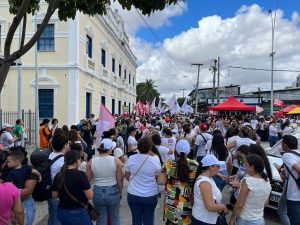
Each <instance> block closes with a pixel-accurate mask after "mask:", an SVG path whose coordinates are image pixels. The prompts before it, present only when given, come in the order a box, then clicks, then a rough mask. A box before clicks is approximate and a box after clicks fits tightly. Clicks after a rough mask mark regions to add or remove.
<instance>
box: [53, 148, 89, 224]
mask: <svg viewBox="0 0 300 225" xmlns="http://www.w3.org/2000/svg"><path fill="white" fill-rule="evenodd" d="M64 160H65V163H64V165H63V167H62V168H61V171H60V172H59V173H58V174H57V175H56V176H55V178H54V181H53V186H54V187H53V188H54V191H53V196H54V197H57V196H58V198H59V203H58V208H57V217H58V220H59V221H60V222H61V224H62V225H92V224H93V223H92V220H91V218H90V216H89V214H88V211H87V209H86V208H85V207H84V206H83V205H87V204H88V200H89V199H92V198H93V191H92V189H91V186H90V183H89V181H88V178H87V176H86V174H85V173H84V172H82V171H79V170H78V167H79V166H80V153H79V152H78V151H68V152H66V153H65V155H64ZM75 199H76V200H77V201H75ZM79 202H80V203H79Z"/></svg>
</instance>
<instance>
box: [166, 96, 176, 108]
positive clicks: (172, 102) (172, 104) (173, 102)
mask: <svg viewBox="0 0 300 225" xmlns="http://www.w3.org/2000/svg"><path fill="white" fill-rule="evenodd" d="M176 103H177V101H176V97H175V94H174V95H173V96H172V98H170V100H169V101H168V103H167V105H168V107H169V109H171V110H172V109H173V108H175V107H176Z"/></svg>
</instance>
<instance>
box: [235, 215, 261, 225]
mask: <svg viewBox="0 0 300 225" xmlns="http://www.w3.org/2000/svg"><path fill="white" fill-rule="evenodd" d="M236 222H237V223H236V224H237V225H265V220H264V218H263V217H262V218H259V219H256V220H244V219H242V218H241V217H239V218H238V219H237V221H236Z"/></svg>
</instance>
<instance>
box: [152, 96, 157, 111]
mask: <svg viewBox="0 0 300 225" xmlns="http://www.w3.org/2000/svg"><path fill="white" fill-rule="evenodd" d="M155 101H156V97H155V98H154V100H153V101H152V103H151V113H155V112H156V107H155Z"/></svg>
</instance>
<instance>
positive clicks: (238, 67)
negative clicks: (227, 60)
mask: <svg viewBox="0 0 300 225" xmlns="http://www.w3.org/2000/svg"><path fill="white" fill-rule="evenodd" d="M228 68H234V69H242V70H259V71H268V72H269V71H271V70H270V69H264V68H255V67H243V66H228ZM273 71H277V72H291V73H300V70H284V69H279V70H273Z"/></svg>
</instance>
